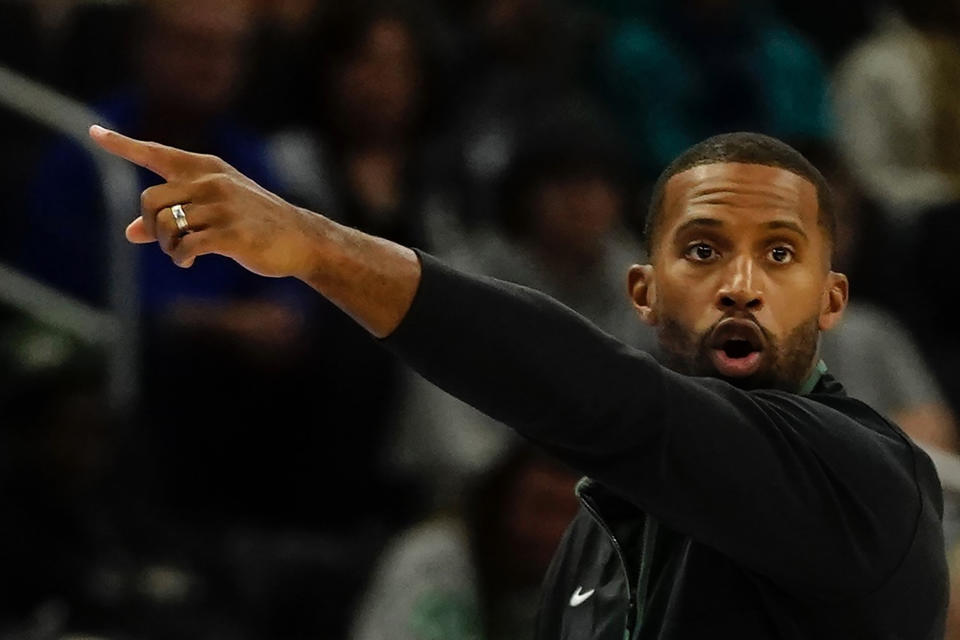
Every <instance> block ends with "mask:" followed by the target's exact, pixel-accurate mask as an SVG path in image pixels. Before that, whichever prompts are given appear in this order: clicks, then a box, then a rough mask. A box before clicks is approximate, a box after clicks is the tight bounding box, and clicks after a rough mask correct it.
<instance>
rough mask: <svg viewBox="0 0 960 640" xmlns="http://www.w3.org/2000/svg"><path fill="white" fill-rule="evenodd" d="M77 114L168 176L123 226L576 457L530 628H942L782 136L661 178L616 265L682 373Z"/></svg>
mask: <svg viewBox="0 0 960 640" xmlns="http://www.w3.org/2000/svg"><path fill="white" fill-rule="evenodd" d="M91 134H92V135H93V137H94V139H95V140H96V141H97V142H98V143H99V144H100V145H102V146H103V147H104V148H106V149H107V150H109V151H111V152H113V153H116V154H118V155H121V156H123V157H125V158H127V159H129V160H131V161H133V162H135V163H137V164H140V165H142V166H145V167H147V168H149V169H151V170H153V171H156V172H158V173H159V174H160V175H161V176H163V177H164V178H165V179H166V180H167V183H166V184H164V185H159V186H156V187H152V188H151V189H148V190H147V191H146V192H144V194H143V198H142V209H141V216H140V217H139V218H137V219H136V220H135V221H134V222H133V223H131V225H130V226H129V227H128V228H127V237H128V238H129V239H130V240H131V241H133V242H140V243H145V242H153V241H157V242H159V243H160V246H161V248H162V249H163V250H164V251H165V252H166V253H167V254H169V255H170V257H171V258H172V259H173V261H174V262H175V263H176V264H178V265H180V266H182V267H189V266H191V265H192V264H193V262H194V260H195V259H196V258H197V256H199V255H203V254H207V253H218V254H221V255H225V256H228V257H230V258H233V259H234V260H236V261H237V262H239V263H240V264H242V265H243V266H245V267H246V268H247V269H249V270H251V271H253V272H255V273H259V274H261V275H264V276H277V277H278V276H291V275H292V276H295V277H298V278H300V279H302V280H303V281H305V282H307V283H309V284H310V285H311V286H313V287H314V288H315V289H316V290H317V291H319V292H320V293H321V294H323V295H324V296H326V297H327V298H329V299H330V300H332V301H333V302H334V303H336V304H337V305H338V306H339V307H340V308H341V309H343V310H344V311H345V312H346V313H348V314H350V315H351V316H352V317H353V318H354V319H355V320H356V321H357V322H359V323H360V324H362V325H363V326H364V327H365V328H366V329H367V330H368V331H370V333H372V334H373V335H374V336H376V337H378V338H381V339H384V341H385V344H386V345H387V346H388V347H390V348H391V349H392V350H393V351H395V352H396V353H398V354H400V355H401V356H402V357H404V358H405V359H406V360H407V362H409V363H410V364H411V365H413V366H414V367H415V368H416V369H418V370H419V371H420V372H421V373H422V374H423V375H424V376H425V377H427V378H428V379H430V380H431V381H434V382H435V383H437V384H439V385H441V386H443V387H444V388H445V389H446V390H447V391H449V392H451V393H453V394H454V395H457V396H459V397H460V398H462V399H464V400H466V401H467V402H469V403H471V404H473V405H474V406H476V407H477V408H479V409H481V410H483V411H484V412H486V413H488V414H490V415H491V416H492V417H494V418H496V419H498V420H500V421H502V422H505V423H507V424H509V425H511V426H513V427H515V428H516V429H517V430H518V431H520V432H521V433H522V434H523V435H525V436H526V437H528V438H529V439H531V440H533V441H535V442H537V443H539V444H540V445H541V446H543V447H544V448H546V449H547V450H549V451H551V452H552V453H554V454H555V455H557V456H558V457H559V458H561V459H563V460H564V461H566V462H567V463H569V464H571V465H572V466H574V467H575V468H577V469H578V470H579V471H581V472H583V473H585V474H587V476H588V478H590V479H587V480H585V481H583V482H581V484H580V485H579V487H578V494H579V496H580V499H581V502H582V505H583V508H582V509H581V511H580V513H579V514H578V516H577V517H576V519H575V520H574V522H573V524H572V525H571V527H570V529H569V530H568V531H567V533H566V534H565V536H564V540H563V542H562V543H561V546H560V549H559V551H558V553H557V555H556V557H555V559H554V562H553V564H552V565H551V568H550V570H549V571H548V574H547V578H546V587H545V594H544V600H543V605H542V608H541V614H540V620H539V623H538V626H539V629H538V634H539V637H541V638H577V639H582V638H604V639H605V638H624V637H626V638H704V637H708V636H720V637H737V638H820V639H824V638H845V639H846V638H923V639H927V638H930V639H932V638H938V637H940V636H941V635H942V633H943V618H944V610H945V606H946V598H947V583H946V579H947V573H946V563H945V559H944V550H943V537H942V533H941V528H940V519H941V511H942V498H941V493H940V487H939V483H938V480H937V478H936V475H935V472H934V470H933V467H932V465H931V463H930V461H929V460H928V458H927V457H926V456H925V455H924V454H923V453H922V452H921V451H920V450H919V449H918V448H917V447H916V446H915V445H914V444H913V443H912V442H911V441H910V440H909V439H908V438H907V437H906V436H904V435H903V433H902V432H901V431H900V430H899V429H898V428H897V427H896V426H894V425H892V424H891V423H889V422H887V421H886V420H884V419H883V418H881V417H880V416H879V415H878V414H876V412H874V411H872V410H871V409H869V408H868V407H867V406H865V405H863V404H862V403H860V402H858V401H856V400H853V399H851V398H848V397H846V396H845V394H844V393H843V391H842V387H841V386H840V385H839V383H837V382H836V381H835V380H834V379H833V378H832V377H831V376H830V375H829V374H827V373H825V367H824V366H823V365H822V364H820V363H819V361H818V358H817V341H818V334H819V332H820V331H825V330H828V329H830V328H831V327H833V326H834V325H835V324H836V323H837V322H838V321H839V320H840V317H841V315H842V312H843V308H844V306H845V304H846V301H847V297H848V286H847V281H846V278H845V277H844V276H843V275H841V274H838V273H835V272H833V271H831V270H830V258H829V256H830V245H831V242H832V233H833V217H832V216H833V212H832V206H831V203H830V194H829V188H828V187H827V186H826V184H825V182H824V181H823V178H822V177H821V176H820V174H819V173H818V172H817V171H816V169H814V168H813V167H812V166H811V165H810V164H809V163H808V162H806V160H805V159H804V158H803V157H802V156H800V155H799V154H798V153H796V152H795V151H794V150H793V149H792V148H790V147H788V146H786V145H784V144H783V143H781V142H779V141H776V140H773V139H771V138H767V137H765V136H760V135H757V134H730V135H727V136H720V137H717V138H712V139H710V140H707V141H705V142H703V143H700V144H698V145H696V146H694V147H693V148H691V149H690V150H688V151H687V152H686V153H684V154H683V155H682V156H680V157H679V158H678V159H677V160H676V161H674V162H673V163H672V164H671V165H670V166H669V167H667V169H666V170H665V171H664V173H663V175H662V177H661V179H660V180H659V182H658V184H657V186H656V187H655V189H654V198H653V202H652V205H651V214H652V215H651V216H650V221H649V230H648V236H647V237H648V242H649V245H650V247H649V250H650V258H651V260H650V264H648V265H643V266H634V267H632V268H631V270H630V273H629V278H628V280H629V291H630V295H631V297H632V299H633V301H634V304H635V306H636V308H637V311H638V313H639V315H640V317H641V318H642V319H643V320H644V321H645V322H647V323H649V324H651V325H654V326H656V327H657V328H658V331H659V337H660V341H661V346H662V347H663V348H664V351H665V352H666V353H668V354H670V356H671V359H672V361H671V365H672V367H673V368H674V369H675V370H671V369H667V368H665V367H662V366H661V365H659V364H658V363H657V362H656V361H654V360H653V359H652V358H651V357H650V356H648V355H647V354H645V353H643V352H640V351H637V350H634V349H632V348H630V347H627V346H625V345H622V344H620V343H618V342H617V341H616V340H614V339H613V338H611V337H609V336H607V335H606V334H604V333H602V332H600V331H599V330H596V329H595V328H593V327H592V326H591V325H589V324H588V323H587V322H585V321H584V320H582V319H581V318H580V317H579V316H577V315H576V314H574V313H573V312H571V311H569V310H568V309H566V308H565V307H563V306H561V305H559V304H557V303H555V302H554V301H552V300H551V299H550V298H547V297H546V296H543V295H541V294H538V293H536V292H534V291H531V290H529V289H525V288H523V287H519V286H516V285H510V284H507V283H504V282H500V281H496V280H492V279H484V278H473V277H469V276H466V275H463V274H459V273H456V272H454V271H452V270H450V269H448V268H446V267H444V266H443V265H441V264H440V263H438V262H437V261H436V260H434V259H432V258H431V257H429V256H427V255H424V254H418V253H416V252H415V251H413V250H412V249H408V248H406V247H401V246H399V245H396V244H393V243H390V242H387V241H385V240H381V239H378V238H374V237H371V236H367V235H364V234H362V233H359V232H357V231H354V230H351V229H347V228H345V227H343V226H340V225H337V224H336V223H333V222H332V221H330V220H328V219H327V218H325V217H323V216H319V215H316V214H313V213H311V212H308V211H305V210H303V209H298V208H296V207H293V206H291V205H289V204H287V203H286V202H284V201H282V200H281V199H279V198H277V197H276V196H274V195H272V194H270V193H268V192H266V191H264V190H263V189H262V188H260V187H258V186H257V185H256V184H254V183H253V182H252V181H250V180H249V179H247V178H245V177H243V176H242V175H240V174H239V173H237V172H236V171H235V170H233V169H232V168H231V167H229V166H228V165H226V164H225V163H223V162H222V161H220V160H219V159H217V158H215V157H212V156H201V155H195V154H190V153H186V152H183V151H179V150H176V149H172V148H169V147H165V146H162V145H158V144H155V143H144V142H139V141H135V140H131V139H129V138H125V137H123V136H121V135H119V134H116V133H112V132H109V131H106V130H104V129H102V128H100V127H94V128H93V129H92V130H91ZM184 203H186V204H184ZM171 391H173V389H171ZM191 393H195V394H201V395H202V393H203V390H202V389H195V390H191Z"/></svg>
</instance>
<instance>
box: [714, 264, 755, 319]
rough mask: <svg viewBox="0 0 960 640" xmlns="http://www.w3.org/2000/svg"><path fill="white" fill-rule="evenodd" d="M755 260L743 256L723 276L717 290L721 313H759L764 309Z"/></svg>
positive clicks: (717, 301)
mask: <svg viewBox="0 0 960 640" xmlns="http://www.w3.org/2000/svg"><path fill="white" fill-rule="evenodd" d="M753 267H754V264H753V260H751V259H750V257H748V256H742V257H739V258H737V259H736V260H733V261H732V262H731V263H730V265H729V267H728V268H727V270H726V271H725V273H724V274H723V283H722V285H721V286H720V288H719V289H718V290H717V299H716V305H717V308H718V309H720V310H721V311H732V310H736V311H751V312H757V311H759V310H760V309H762V308H763V291H762V290H761V287H760V277H759V274H754V269H753Z"/></svg>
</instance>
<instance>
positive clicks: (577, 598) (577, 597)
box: [570, 586, 596, 607]
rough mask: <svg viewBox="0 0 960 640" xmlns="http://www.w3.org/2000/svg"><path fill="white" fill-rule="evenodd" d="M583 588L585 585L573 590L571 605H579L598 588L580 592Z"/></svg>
mask: <svg viewBox="0 0 960 640" xmlns="http://www.w3.org/2000/svg"><path fill="white" fill-rule="evenodd" d="M581 589H583V586H579V587H577V590H576V591H574V592H573V595H572V596H570V606H571V607H579V606H580V605H582V604H583V603H584V602H586V601H587V599H588V598H589V597H590V596H592V595H593V592H594V591H596V589H590V591H587V592H586V593H580V590H581Z"/></svg>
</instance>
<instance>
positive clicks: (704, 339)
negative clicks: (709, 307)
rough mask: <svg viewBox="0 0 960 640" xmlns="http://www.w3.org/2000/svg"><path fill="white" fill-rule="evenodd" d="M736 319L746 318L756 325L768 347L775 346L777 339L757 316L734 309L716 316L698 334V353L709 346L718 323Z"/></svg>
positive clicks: (704, 350)
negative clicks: (699, 334) (711, 322)
mask: <svg viewBox="0 0 960 640" xmlns="http://www.w3.org/2000/svg"><path fill="white" fill-rule="evenodd" d="M730 319H736V320H748V321H750V322H752V323H753V324H754V325H756V327H757V329H759V330H760V333H761V334H763V339H764V341H765V342H766V344H767V345H768V346H769V347H776V345H777V341H776V338H775V337H774V335H773V334H772V333H770V332H769V331H768V330H767V328H766V327H765V326H763V325H762V324H761V323H760V321H759V320H757V317H756V316H755V315H753V313H752V312H750V311H734V312H732V313H726V314H724V315H723V316H722V317H720V318H718V319H717V321H716V322H714V323H713V324H712V325H710V328H709V329H707V330H706V331H704V332H703V334H702V335H701V336H700V340H699V341H698V342H699V345H698V346H699V349H698V351H699V352H700V353H705V352H706V350H707V349H708V348H709V347H710V339H711V337H712V336H713V335H714V333H715V332H716V331H717V328H718V327H719V326H720V323H721V322H723V321H725V320H730Z"/></svg>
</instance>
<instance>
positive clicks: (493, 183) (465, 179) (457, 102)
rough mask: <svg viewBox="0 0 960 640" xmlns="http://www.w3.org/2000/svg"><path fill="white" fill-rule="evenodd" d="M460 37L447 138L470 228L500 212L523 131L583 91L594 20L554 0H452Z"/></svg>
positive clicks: (453, 179) (450, 175) (447, 171)
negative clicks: (500, 192) (500, 196)
mask: <svg viewBox="0 0 960 640" xmlns="http://www.w3.org/2000/svg"><path fill="white" fill-rule="evenodd" d="M454 4H455V5H456V7H457V9H458V11H455V12H453V13H454V14H455V15H454V16H453V22H454V24H455V25H457V28H458V29H459V32H458V33H459V40H460V44H461V51H460V55H459V56H458V57H457V65H456V70H457V77H458V78H460V79H462V81H461V82H458V83H457V84H456V85H455V86H452V87H451V95H452V105H451V108H450V111H451V113H452V116H453V117H452V121H451V127H450V131H449V135H448V136H447V137H446V139H445V141H444V145H445V146H444V149H445V153H446V154H447V156H448V157H449V162H448V163H447V164H446V165H445V166H444V167H442V169H443V170H444V175H445V176H446V180H447V181H449V182H450V183H452V184H455V185H457V189H458V193H460V194H462V199H461V200H459V202H461V206H460V208H459V210H460V213H461V215H462V216H463V222H465V223H466V224H467V226H468V227H472V226H474V225H482V224H485V223H488V222H490V220H491V218H492V217H493V216H495V215H496V213H495V210H496V207H497V204H498V203H497V202H496V193H497V186H498V184H499V182H500V179H501V177H502V174H503V171H504V170H505V169H506V168H507V166H508V165H509V163H510V161H511V157H512V154H513V152H514V151H515V148H516V146H517V143H518V136H519V135H520V134H522V133H523V132H524V130H525V129H526V128H527V127H528V126H530V125H531V124H535V123H536V121H537V118H539V117H540V116H542V115H543V113H544V111H545V110H546V109H548V108H551V107H555V108H558V109H561V110H563V109H568V108H569V106H564V105H569V104H570V103H571V102H575V101H579V100H580V96H581V94H582V93H583V84H584V82H583V77H584V73H585V71H586V69H585V65H584V61H585V60H586V59H587V57H588V56H587V51H588V47H589V45H590V43H591V30H590V28H589V26H590V25H589V24H585V23H583V22H581V21H578V20H575V19H574V18H575V14H574V13H572V12H571V11H570V9H569V8H568V7H567V6H565V5H564V4H563V3H561V2H558V1H556V0H473V1H471V2H464V3H454Z"/></svg>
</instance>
